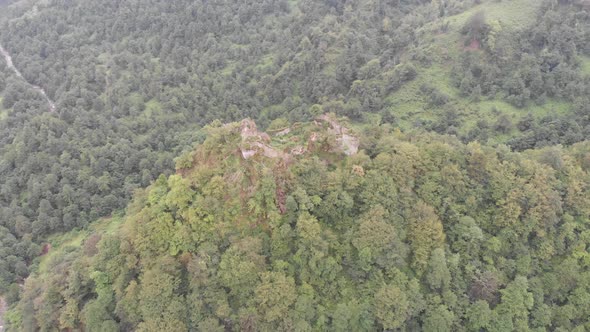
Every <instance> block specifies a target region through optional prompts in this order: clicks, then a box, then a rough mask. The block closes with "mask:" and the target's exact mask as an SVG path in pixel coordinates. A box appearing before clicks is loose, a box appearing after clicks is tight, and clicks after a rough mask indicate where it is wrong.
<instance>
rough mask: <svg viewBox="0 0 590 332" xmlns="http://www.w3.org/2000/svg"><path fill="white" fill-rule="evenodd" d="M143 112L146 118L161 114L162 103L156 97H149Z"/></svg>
mask: <svg viewBox="0 0 590 332" xmlns="http://www.w3.org/2000/svg"><path fill="white" fill-rule="evenodd" d="M143 114H144V115H145V116H147V117H148V118H150V117H152V116H156V115H160V114H162V104H160V102H159V101H158V100H156V99H150V100H149V101H148V102H147V103H145V110H144V111H143Z"/></svg>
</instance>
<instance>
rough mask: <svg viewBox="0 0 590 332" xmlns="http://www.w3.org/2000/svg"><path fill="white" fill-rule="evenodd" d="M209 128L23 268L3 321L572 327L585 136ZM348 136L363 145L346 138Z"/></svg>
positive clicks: (578, 290)
mask: <svg viewBox="0 0 590 332" xmlns="http://www.w3.org/2000/svg"><path fill="white" fill-rule="evenodd" d="M273 127H276V128H274V130H272V131H271V135H272V139H271V136H269V135H268V134H266V133H261V132H259V131H257V129H256V126H255V124H254V123H253V122H252V121H249V120H245V121H242V122H240V123H230V124H227V125H221V124H220V123H219V122H218V123H216V124H213V125H212V126H210V127H208V128H207V132H208V135H207V139H206V140H205V142H204V143H203V144H201V145H199V146H198V147H197V148H196V150H195V151H193V152H190V153H187V154H185V155H184V156H182V157H181V158H179V159H178V160H177V171H176V174H173V175H170V176H169V177H165V176H160V177H159V178H158V179H157V180H156V181H155V182H154V183H153V184H152V185H151V186H150V187H149V188H148V189H147V190H145V191H141V192H138V193H137V194H136V196H135V199H134V201H133V202H132V203H131V204H130V206H129V208H128V209H127V214H126V216H124V217H117V218H116V219H122V220H118V221H114V225H115V226H114V227H115V229H116V230H115V231H110V232H108V231H103V232H93V233H88V235H87V237H85V239H84V240H81V242H82V243H83V244H82V246H81V247H67V246H66V247H65V248H64V249H63V250H62V251H60V252H57V253H54V254H53V255H51V256H50V257H49V258H48V260H47V261H46V262H45V263H44V266H42V271H43V273H41V274H34V275H33V276H31V277H29V279H28V280H27V282H26V283H25V285H24V290H23V295H22V299H21V301H20V302H19V304H18V306H17V309H18V310H20V313H21V316H17V317H15V319H14V322H15V324H16V325H15V326H19V327H20V328H22V329H25V330H35V329H40V330H42V331H44V330H47V331H49V330H51V329H52V328H55V327H58V328H59V329H65V330H67V329H73V328H76V327H79V326H84V328H85V329H87V330H89V331H115V330H125V331H187V330H199V331H227V330H233V331H323V330H329V331H349V330H353V331H373V330H396V329H402V330H417V331H418V330H425V331H462V330H466V331H467V330H469V331H479V330H482V329H483V330H487V331H527V330H535V331H542V330H546V329H551V330H558V331H571V330H574V329H575V328H576V329H575V330H577V331H584V328H585V327H586V328H587V327H589V326H590V325H589V324H590V320H589V318H590V312H589V310H590V306H588V305H587V304H588V299H589V297H590V283H589V282H588V281H589V280H590V269H589V268H590V255H589V254H588V252H587V250H588V245H589V243H590V241H589V237H588V236H589V235H590V230H589V228H588V214H589V213H590V187H589V186H588V183H590V182H589V181H590V173H589V171H590V159H589V156H590V145H589V144H588V143H587V142H585V143H578V144H575V145H573V146H572V147H570V148H568V149H556V148H545V149H541V150H538V151H534V152H531V153H527V154H521V153H514V152H510V150H509V149H508V148H507V147H506V146H502V147H498V148H491V147H485V146H482V145H480V144H478V143H470V144H467V145H465V144H463V143H461V142H460V141H458V140H457V139H456V138H451V137H448V136H439V135H437V134H419V135H404V134H402V133H401V132H399V131H395V130H392V129H391V126H389V125H382V126H377V127H372V128H370V130H366V131H364V132H360V133H359V132H357V131H355V130H351V129H349V128H348V125H346V124H345V123H342V122H340V121H338V120H337V119H335V117H334V116H333V115H328V116H321V117H318V118H317V119H316V120H315V121H314V122H313V123H304V124H301V123H300V124H298V125H295V126H291V127H289V126H287V127H283V126H279V124H277V125H276V126H273ZM359 148H360V150H359Z"/></svg>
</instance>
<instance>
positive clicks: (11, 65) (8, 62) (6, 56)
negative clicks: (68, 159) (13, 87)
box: [0, 45, 55, 331]
mask: <svg viewBox="0 0 590 332" xmlns="http://www.w3.org/2000/svg"><path fill="white" fill-rule="evenodd" d="M0 54H2V56H3V57H4V60H5V61H6V65H7V66H8V68H10V69H12V71H13V72H14V73H15V74H16V76H18V77H20V78H21V79H22V80H23V81H25V82H26V83H27V84H28V85H30V86H31V87H32V88H33V89H35V90H37V91H39V93H41V94H42V95H43V97H44V98H45V100H46V101H47V104H48V105H49V112H55V103H54V102H53V100H51V99H50V98H49V96H47V93H46V92H45V90H44V89H43V88H42V87H40V86H38V85H35V84H33V83H30V82H29V81H27V80H26V79H25V78H24V77H23V74H22V73H21V72H20V71H19V70H18V69H17V68H16V67H15V66H14V63H12V57H11V56H10V53H8V51H6V50H5V49H4V47H2V45H0ZM0 331H2V330H0Z"/></svg>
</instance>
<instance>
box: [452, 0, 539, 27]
mask: <svg viewBox="0 0 590 332" xmlns="http://www.w3.org/2000/svg"><path fill="white" fill-rule="evenodd" d="M541 5H542V1H539V0H502V1H500V2H498V1H487V2H484V3H482V4H480V5H477V6H473V7H472V8H470V9H468V10H466V11H464V12H463V13H461V14H458V15H455V16H451V17H449V18H448V21H449V23H450V27H452V28H453V30H457V29H460V28H461V27H463V25H465V23H466V22H467V20H469V18H471V17H472V16H473V14H475V13H477V12H479V11H482V12H484V14H485V18H486V21H488V22H489V21H491V20H496V21H499V22H500V23H501V24H502V28H504V29H521V28H525V27H527V26H530V25H531V24H533V23H534V22H535V18H536V13H537V11H538V10H539V8H540V7H541Z"/></svg>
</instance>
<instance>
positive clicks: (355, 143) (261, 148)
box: [239, 115, 359, 159]
mask: <svg viewBox="0 0 590 332" xmlns="http://www.w3.org/2000/svg"><path fill="white" fill-rule="evenodd" d="M314 124H315V126H316V127H317V131H313V132H312V133H311V135H310V136H309V138H308V139H307V147H305V146H304V145H297V146H295V147H292V148H289V149H288V150H285V151H281V150H279V149H277V148H274V147H272V146H271V144H270V143H271V138H270V136H269V135H268V134H267V133H264V132H260V131H258V129H257V127H256V123H254V121H252V120H251V119H245V120H242V122H241V123H240V126H239V130H240V136H241V138H242V141H241V143H240V152H241V155H242V158H244V159H250V158H252V157H254V156H256V155H262V156H265V157H267V158H282V159H289V158H291V157H292V156H298V155H302V154H304V153H306V152H308V151H309V150H310V149H312V148H313V147H314V146H315V143H317V142H318V141H319V140H320V138H322V137H323V138H325V137H326V136H327V137H329V138H331V139H333V140H332V141H333V142H335V145H331V146H330V150H329V152H333V153H344V154H346V155H347V156H350V155H354V154H356V153H357V152H358V147H359V139H358V138H357V137H356V136H354V135H353V134H352V133H351V131H350V129H349V128H346V127H344V126H342V125H341V124H340V123H338V121H337V120H336V119H335V118H334V117H333V116H330V115H322V116H319V117H318V118H317V119H316V120H315V121H314ZM325 124H328V126H327V128H326V126H325ZM292 132H293V128H285V129H283V130H281V131H279V132H277V133H275V134H274V136H275V137H281V136H285V135H288V134H290V133H292Z"/></svg>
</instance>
